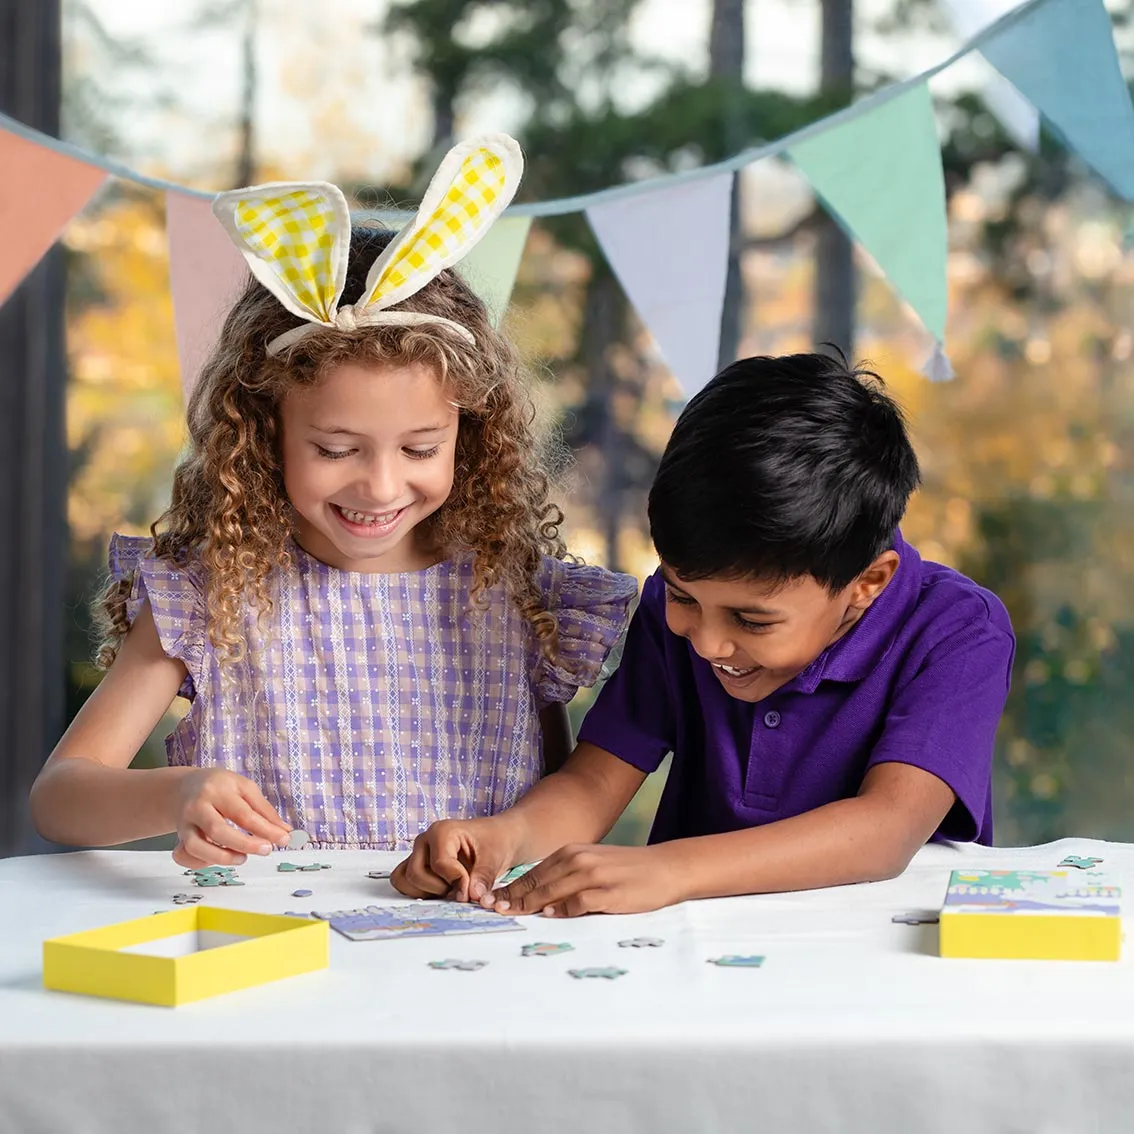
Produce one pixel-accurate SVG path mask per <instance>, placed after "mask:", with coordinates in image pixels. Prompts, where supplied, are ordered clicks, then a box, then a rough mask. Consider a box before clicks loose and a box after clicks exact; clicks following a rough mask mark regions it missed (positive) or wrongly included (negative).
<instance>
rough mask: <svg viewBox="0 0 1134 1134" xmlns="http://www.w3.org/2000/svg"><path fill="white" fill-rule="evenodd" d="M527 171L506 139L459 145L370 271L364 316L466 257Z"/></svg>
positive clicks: (362, 308)
mask: <svg viewBox="0 0 1134 1134" xmlns="http://www.w3.org/2000/svg"><path fill="white" fill-rule="evenodd" d="M523 170H524V156H523V154H522V153H521V151H520V147H519V146H518V145H517V144H516V142H515V141H514V140H513V139H512V138H510V137H508V135H507V134H483V135H481V136H480V137H477V138H471V139H470V140H469V141H467V142H462V143H461V144H460V145H457V146H454V147H453V149H451V150H450V151H449V152H448V153H447V154H446V155H445V158H444V160H443V161H442V162H441V165H440V167H439V168H438V170H437V172H436V173H435V174H434V175H433V180H432V181H430V183H429V188H428V189H427V190H426V193H425V197H424V198H423V200H422V202H421V208H419V209H418V211H417V216H416V217H414V219H413V220H412V221H411V222H410V223H409V224H408V225H406V227H405V228H404V229H403V230H402V231H401V232H400V233H399V234H398V236H397V238H396V239H395V240H393V241H392V242H391V243H390V245H389V246H388V247H387V248H386V249H385V251H384V252H383V253H382V255H381V256H379V257H378V259H377V260H375V261H374V263H373V265H372V266H371V268H370V271H369V273H368V274H367V276H366V287H365V288H364V289H363V299H362V301H361V302H360V303H359V304H357V307H358V309H359V312H360V314H361V313H363V312H365V313H366V314H372V313H376V312H377V311H381V310H384V309H386V308H389V307H392V306H393V305H394V304H395V303H400V302H401V301H402V300H403V299H408V298H409V297H410V296H411V295H413V294H414V293H416V292H418V291H420V290H421V289H422V288H423V287H425V285H426V284H427V283H429V281H430V280H432V279H434V278H435V277H436V276H437V275H438V274H439V273H440V272H442V271H443V270H444V269H445V268H448V267H449V266H450V265H452V264H455V263H456V262H457V261H458V260H460V259H461V258H462V257H464V256H465V255H467V254H468V253H469V252H470V251H471V250H472V248H473V246H474V245H475V244H476V243H477V242H478V241H479V240H480V238H481V237H482V236H484V234H485V233H486V232H487V231H488V229H489V228H490V227H491V225H492V222H493V221H495V220H496V218H497V217H498V216H499V215H500V214H501V213H502V212H503V211H504V210H505V208H507V206H508V204H509V203H510V202H511V200H512V198H513V197H514V196H515V194H516V190H517V189H518V188H519V185H520V177H521V176H522V174H523Z"/></svg>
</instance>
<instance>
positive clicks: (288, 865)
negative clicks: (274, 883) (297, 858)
mask: <svg viewBox="0 0 1134 1134" xmlns="http://www.w3.org/2000/svg"><path fill="white" fill-rule="evenodd" d="M298 869H299V867H298V866H296V865H295V863H294V862H281V863H280V864H279V865H278V866H277V867H276V870H277V871H279V873H280V874H291V873H293V872H294V871H296V870H298Z"/></svg>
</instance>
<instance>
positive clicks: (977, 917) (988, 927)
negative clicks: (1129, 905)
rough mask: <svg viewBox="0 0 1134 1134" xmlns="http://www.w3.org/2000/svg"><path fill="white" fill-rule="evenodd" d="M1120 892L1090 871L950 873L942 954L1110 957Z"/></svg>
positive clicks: (1118, 934) (1115, 950)
mask: <svg viewBox="0 0 1134 1134" xmlns="http://www.w3.org/2000/svg"><path fill="white" fill-rule="evenodd" d="M1121 898H1122V890H1121V888H1120V887H1118V886H1115V885H1112V884H1111V883H1109V882H1107V881H1106V880H1105V879H1104V878H1103V877H1102V876H1101V875H1098V874H1096V873H1094V872H1092V873H1090V874H1088V875H1086V876H1081V875H1079V872H1078V871H1068V870H955V871H953V874H952V877H951V878H950V879H949V890H948V893H947V894H946V895H945V905H944V906H943V907H942V910H941V956H942V957H994V958H996V957H998V958H1006V959H1029V960H1051V961H1117V960H1118V958H1119V955H1120V953H1121V951H1122V916H1121Z"/></svg>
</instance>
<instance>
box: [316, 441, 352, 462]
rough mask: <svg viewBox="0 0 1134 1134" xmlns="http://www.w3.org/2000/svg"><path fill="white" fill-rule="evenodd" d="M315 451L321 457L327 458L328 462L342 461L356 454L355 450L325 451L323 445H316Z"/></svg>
mask: <svg viewBox="0 0 1134 1134" xmlns="http://www.w3.org/2000/svg"><path fill="white" fill-rule="evenodd" d="M315 450H316V452H317V453H318V454H319V456H320V457H326V458H327V460H328V461H341V460H342V459H343V457H349V456H350V455H351V453H353V452H354V450H353V449H324V448H323V446H322V445H316V446H315Z"/></svg>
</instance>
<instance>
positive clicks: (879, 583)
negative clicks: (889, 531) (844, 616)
mask: <svg viewBox="0 0 1134 1134" xmlns="http://www.w3.org/2000/svg"><path fill="white" fill-rule="evenodd" d="M900 562H901V560H900V559H899V557H898V553H897V552H896V551H893V550H890V551H884V552H882V554H881V555H879V556H878V558H877V559H875V560H874V562H873V563H871V564H870V566H869V567H867V569H866V570H865V571H863V573H862V574H861V575H859V577H858V578H857V579H856V580H855V581H854V582H853V583H852V584H851V606H855V607H858V608H859V609H860V610H865V609H866V608H867V607H868V606H870V604H871V603H872V602H873V601H874V600H875V599H876V598H877V597H878V596H879V595H880V594H881V593H882V592H883V591H884V590H885V589H886V588H887V587H888V586H889V584H890V580H891V579H892V578H893V577H894V572H895V571H897V569H898V564H899V563H900Z"/></svg>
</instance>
